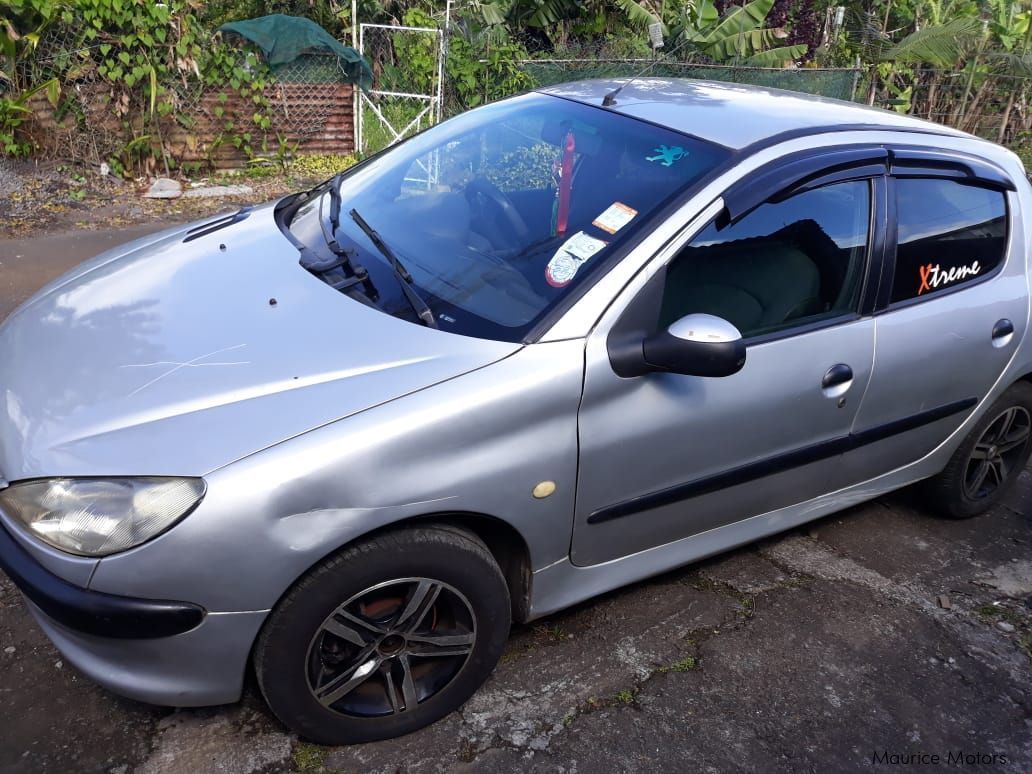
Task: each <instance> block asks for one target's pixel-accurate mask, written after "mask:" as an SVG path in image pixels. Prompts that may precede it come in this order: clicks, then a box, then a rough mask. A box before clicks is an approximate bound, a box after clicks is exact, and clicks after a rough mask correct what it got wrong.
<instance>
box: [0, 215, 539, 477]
mask: <svg viewBox="0 0 1032 774" xmlns="http://www.w3.org/2000/svg"><path fill="white" fill-rule="evenodd" d="M189 231H190V227H189V226H187V227H183V228H179V229H172V230H170V231H166V232H162V233H161V234H157V235H154V236H151V237H145V238H144V239H142V240H137V241H136V242H133V243H130V244H128V245H124V246H123V247H121V248H116V249H115V250H112V251H109V252H108V253H105V254H104V255H101V256H98V257H97V258H95V259H93V260H92V261H89V262H87V263H86V264H83V265H82V266H80V267H79V268H77V269H75V270H73V271H72V272H71V273H70V274H68V275H66V276H64V277H62V278H60V279H58V280H57V281H55V282H53V283H51V284H50V285H48V286H47V287H45V288H44V289H43V290H41V291H40V292H39V293H37V294H36V295H35V296H34V297H33V298H31V299H30V300H29V301H27V302H26V303H25V304H23V305H22V306H21V307H20V308H19V309H18V310H16V311H15V312H14V314H12V315H11V316H10V317H9V318H8V319H7V321H6V322H5V323H4V324H3V325H2V326H0V363H2V367H0V368H2V370H0V476H2V477H4V478H6V479H7V480H9V481H13V480H17V479H21V478H31V477H36V476H55V475H61V476H88V475H106V476H110V475H144V474H151V475H203V474H204V473H207V472H209V471H211V470H214V469H215V468H218V467H221V466H223V465H226V464H228V463H230V462H232V461H234V460H236V459H239V458H241V457H244V456H247V455H249V454H252V453H254V452H256V451H258V450H260V449H263V448H266V447H268V446H270V445H272V444H275V443H278V442H280V441H283V440H285V439H287V438H290V437H292V436H294V435H297V434H299V433H303V432H306V431H308V430H311V429H312V428H315V427H318V426H320V425H323V424H326V423H328V422H333V421H335V420H338V419H341V418H343V417H346V416H349V415H351V414H354V413H355V412H358V411H362V410H364V409H367V408H369V407H371V406H374V405H377V404H381V403H384V402H386V401H390V400H394V399H396V398H398V397H400V396H403V395H405V394H408V393H411V392H413V391H416V390H420V389H422V388H425V387H427V386H429V385H431V384H435V383H437V382H440V381H443V380H446V379H450V378H453V377H455V376H458V375H460V374H463V373H466V372H469V371H471V370H473V369H476V368H480V367H482V366H485V365H487V364H489V363H492V362H494V361H497V360H499V359H501V358H504V357H506V356H507V355H509V354H511V353H512V352H515V351H516V350H517V349H519V345H518V344H512V343H503V342H494V341H486V340H482V339H474V338H468V337H464V336H458V335H455V334H451V333H444V332H441V331H437V330H433V329H430V328H425V327H422V326H419V325H416V324H413V323H410V322H406V321H403V320H399V319H397V318H395V317H392V316H390V315H387V314H384V313H382V312H380V311H378V310H375V309H372V308H370V307H367V306H365V305H363V304H361V303H359V302H357V301H355V300H353V299H351V298H348V297H346V296H344V295H342V294H340V293H338V292H337V291H335V290H333V289H332V288H330V287H329V286H328V285H326V284H325V283H323V282H322V281H320V280H319V279H317V278H316V277H314V276H312V275H311V274H309V273H308V272H306V271H305V270H304V269H302V268H301V266H300V265H299V264H298V259H299V254H298V251H297V250H296V249H295V248H294V246H293V245H292V244H291V243H290V242H289V241H288V240H287V239H286V238H285V237H284V236H283V234H282V233H281V232H280V230H279V228H278V227H277V225H276V223H275V220H274V217H273V208H272V206H271V205H270V206H265V207H261V208H258V209H256V210H253V211H252V212H251V213H250V215H249V216H248V217H247V218H246V219H244V220H242V221H240V222H238V223H234V224H232V225H229V226H227V227H225V228H221V229H219V230H217V231H214V232H212V233H209V234H206V235H202V236H200V237H198V238H195V239H189V240H187V241H184V238H185V237H186V236H188V232H189ZM195 233H196V232H195Z"/></svg>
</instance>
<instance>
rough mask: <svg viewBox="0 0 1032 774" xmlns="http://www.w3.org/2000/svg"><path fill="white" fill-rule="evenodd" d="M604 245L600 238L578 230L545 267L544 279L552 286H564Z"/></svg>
mask: <svg viewBox="0 0 1032 774" xmlns="http://www.w3.org/2000/svg"><path fill="white" fill-rule="evenodd" d="M605 246H606V243H605V242H603V241H602V240H601V239H595V237H593V236H588V235H587V234H585V233H584V232H583V231H578V232H577V233H576V234H574V235H573V236H572V237H570V238H569V239H567V240H566V241H565V242H564V243H563V245H562V247H560V248H559V249H558V250H556V252H555V255H553V256H552V259H551V260H550V261H549V262H548V265H547V266H546V267H545V281H546V282H547V283H548V284H549V285H551V286H552V287H554V288H562V287H566V286H567V285H569V284H570V282H571V281H572V280H573V278H574V277H575V276H576V275H577V272H578V271H579V270H580V267H581V266H583V265H584V264H585V263H587V261H588V259H590V258H591V257H592V256H593V255H595V253H597V252H598V251H599V250H601V249H602V248H603V247H605Z"/></svg>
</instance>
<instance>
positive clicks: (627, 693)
mask: <svg viewBox="0 0 1032 774" xmlns="http://www.w3.org/2000/svg"><path fill="white" fill-rule="evenodd" d="M613 702H614V703H615V704H634V691H632V690H630V689H628V688H624V689H623V690H622V691H618V692H617V694H616V695H615V696H614V697H613Z"/></svg>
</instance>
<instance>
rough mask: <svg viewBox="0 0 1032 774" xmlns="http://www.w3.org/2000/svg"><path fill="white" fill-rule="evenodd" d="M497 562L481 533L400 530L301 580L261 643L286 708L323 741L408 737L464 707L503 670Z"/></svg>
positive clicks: (279, 708)
mask: <svg viewBox="0 0 1032 774" xmlns="http://www.w3.org/2000/svg"><path fill="white" fill-rule="evenodd" d="M509 611H510V606H509V593H508V588H507V586H506V583H505V578H504V577H503V576H502V573H501V570H500V569H499V568H498V565H497V563H496V562H495V561H494V558H493V557H492V556H491V554H490V552H489V551H488V550H487V548H486V546H484V544H483V543H482V542H480V541H479V540H478V539H477V538H476V537H475V536H474V535H472V534H471V533H468V532H465V531H463V530H458V529H452V528H448V527H444V528H426V527H421V528H416V529H408V530H404V531H398V532H391V533H386V534H383V535H380V536H378V537H375V538H372V539H370V540H367V541H364V542H361V543H358V544H355V545H353V546H351V547H349V548H347V549H345V550H344V551H342V552H340V553H339V554H336V555H335V556H333V557H331V558H329V559H327V560H326V561H324V562H323V563H322V564H320V565H318V566H317V567H316V568H315V569H313V570H312V571H310V572H309V573H308V574H307V575H306V576H305V577H304V578H302V579H301V580H300V581H299V582H298V583H297V584H296V585H295V586H294V588H293V589H291V590H290V592H289V593H288V594H287V595H286V596H285V597H284V598H283V600H282V601H281V602H280V603H279V604H278V605H277V606H276V609H275V610H273V612H272V613H271V615H270V616H269V619H268V621H267V622H266V624H265V626H264V628H263V629H262V632H261V634H260V635H259V638H258V642H257V644H256V645H255V653H254V664H255V672H256V673H257V676H258V683H259V685H260V686H261V689H262V693H263V694H264V695H265V699H266V701H267V702H268V704H269V707H270V708H271V709H272V711H273V712H274V713H275V715H276V716H277V717H278V718H279V719H280V720H281V721H282V722H283V723H284V724H285V725H286V726H288V727H290V728H291V729H292V730H294V731H296V732H297V733H298V734H299V735H301V736H303V737H305V738H307V739H309V740H311V741H313V742H318V743H320V744H351V743H356V742H370V741H375V740H378V739H387V738H390V737H395V736H401V735H402V734H407V733H409V732H411V731H415V730H416V729H419V728H422V727H423V726H426V725H429V724H430V723H433V722H434V721H436V720H438V719H440V718H442V717H444V716H445V715H447V714H448V713H449V712H452V711H453V710H455V709H458V708H459V707H460V706H462V704H463V703H465V701H466V700H467V699H468V698H469V697H470V696H471V695H472V694H473V693H474V691H476V689H477V688H478V687H479V686H480V685H481V683H483V681H484V680H485V679H487V676H488V675H489V674H490V673H491V670H492V669H494V666H495V664H496V663H497V661H498V658H499V656H500V655H501V652H502V649H503V647H504V646H505V641H506V638H507V636H508V633H509V624H510V612H509Z"/></svg>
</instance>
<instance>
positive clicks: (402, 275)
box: [330, 205, 439, 328]
mask: <svg viewBox="0 0 1032 774" xmlns="http://www.w3.org/2000/svg"><path fill="white" fill-rule="evenodd" d="M338 212H339V210H338ZM350 215H351V219H352V220H353V221H355V223H357V224H358V227H359V228H360V229H362V233H363V234H365V235H366V236H367V237H369V241H370V242H372V243H373V244H374V245H375V246H376V249H377V250H379V251H380V254H381V255H383V257H384V258H386V259H387V263H389V264H390V266H391V269H393V270H394V276H395V277H397V278H398V283H399V284H400V285H401V290H402V292H403V293H404V294H405V298H406V299H408V302H409V303H410V304H411V305H412V308H413V309H415V310H416V314H417V315H419V319H420V320H422V321H423V323H424V324H425V325H428V326H429V327H431V328H437V327H439V326H438V325H437V320H435V319H434V313H433V312H432V311H431V310H430V307H429V306H427V303H426V301H424V300H423V299H422V297H420V295H419V293H417V292H416V289H415V288H414V287H413V283H412V275H411V274H409V273H408V270H407V269H406V268H405V266H404V264H402V262H401V261H399V260H398V256H396V255H395V254H394V251H392V250H391V248H389V247H388V246H387V243H386V242H384V241H383V239H382V238H381V237H380V235H379V234H378V233H377V232H376V229H374V228H373V227H372V226H370V225H369V224H368V223H366V221H365V218H363V217H362V216H361V215H359V214H358V210H351V212H350ZM330 218H331V219H332V218H333V210H332V205H331V210H330Z"/></svg>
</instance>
